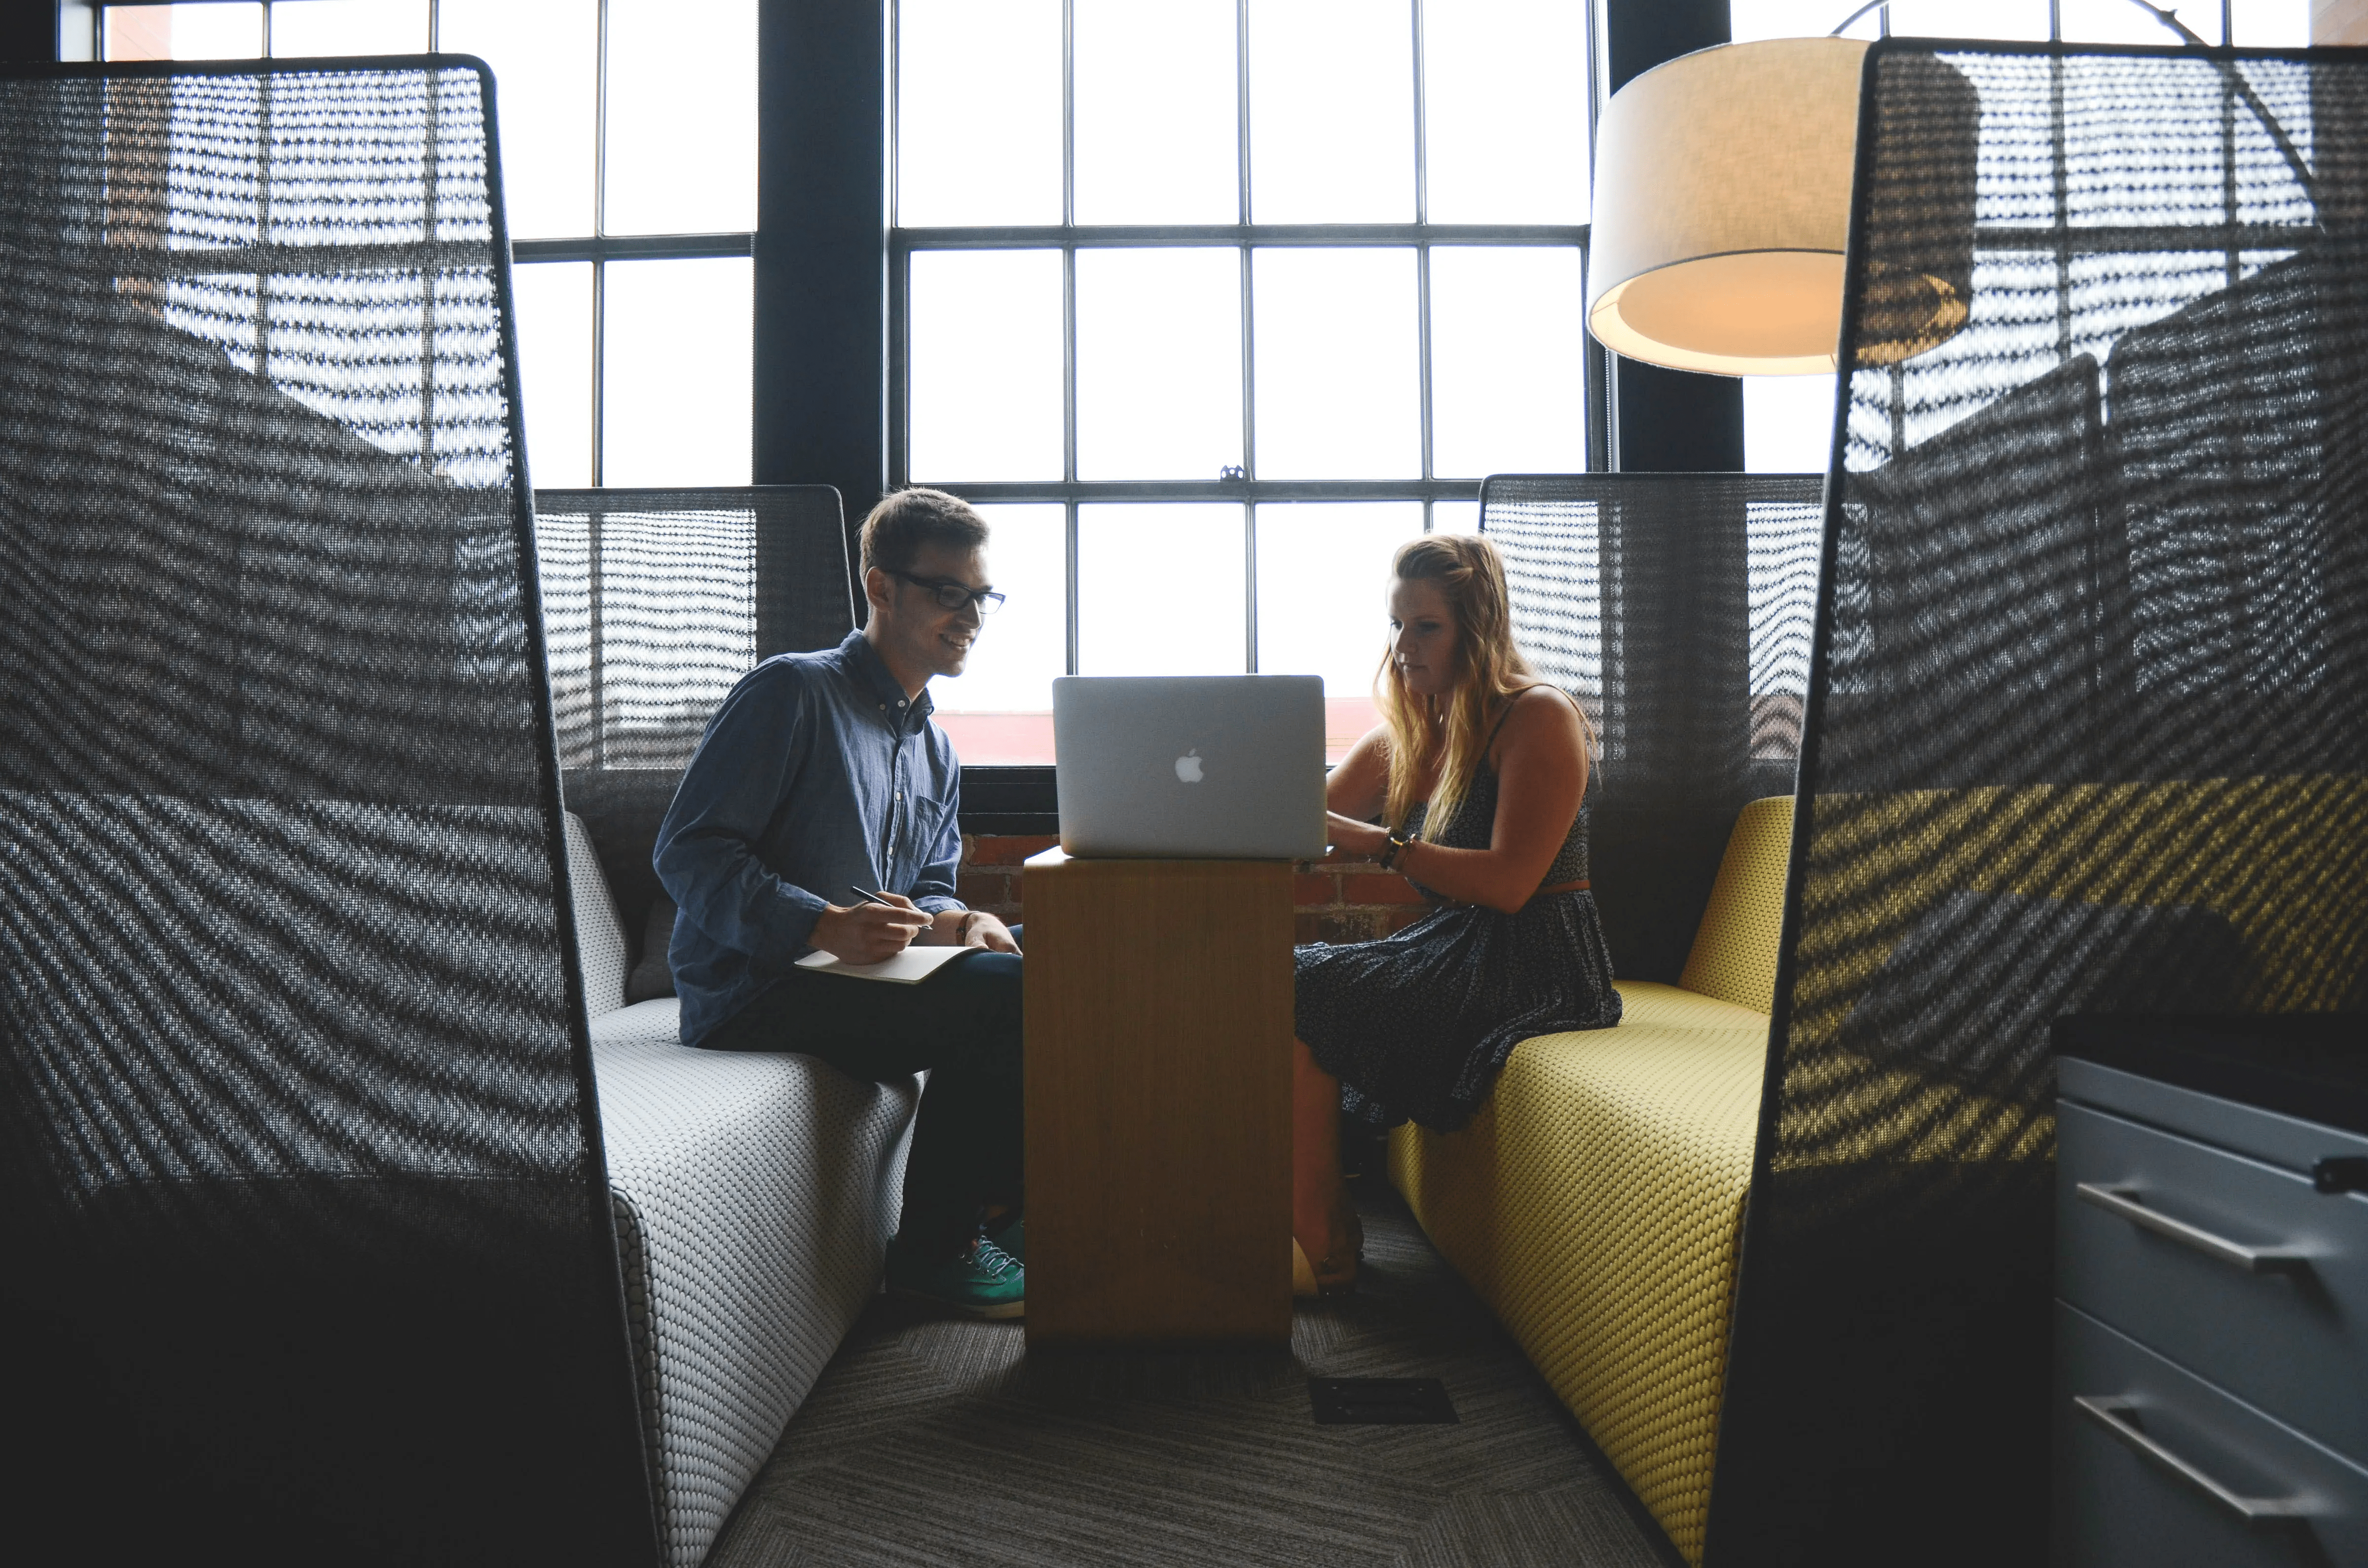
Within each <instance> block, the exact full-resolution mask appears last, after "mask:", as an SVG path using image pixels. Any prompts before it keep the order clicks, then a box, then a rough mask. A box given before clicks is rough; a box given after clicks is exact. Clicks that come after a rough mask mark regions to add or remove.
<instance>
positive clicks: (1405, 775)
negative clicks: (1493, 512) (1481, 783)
mask: <svg viewBox="0 0 2368 1568" xmlns="http://www.w3.org/2000/svg"><path fill="white" fill-rule="evenodd" d="M1390 574H1391V576H1392V577H1394V578H1398V579H1403V580H1404V581H1406V582H1409V583H1436V584H1438V585H1439V591H1440V595H1441V597H1444V598H1445V599H1446V600H1447V603H1448V606H1449V608H1451V609H1452V611H1453V613H1454V616H1455V656H1456V659H1457V662H1458V672H1457V676H1456V681H1455V686H1454V688H1453V689H1452V691H1450V692H1449V693H1448V694H1447V695H1446V696H1445V697H1444V698H1431V697H1421V696H1417V695H1416V694H1415V693H1413V692H1410V691H1408V690H1407V689H1406V676H1404V675H1402V674H1400V673H1399V671H1398V667H1397V660H1396V659H1395V657H1394V654H1395V649H1394V648H1393V649H1385V650H1384V651H1383V653H1382V667H1381V670H1380V671H1379V673H1378V674H1376V675H1375V676H1374V677H1373V695H1374V698H1375V699H1376V701H1377V702H1378V703H1379V705H1380V707H1381V710H1382V717H1383V720H1384V721H1385V722H1387V723H1388V724H1389V727H1390V790H1389V796H1388V799H1387V803H1386V804H1385V805H1384V806H1383V812H1382V820H1383V822H1385V823H1387V824H1389V825H1390V828H1391V831H1393V832H1402V831H1404V829H1405V827H1406V815H1407V813H1408V812H1412V811H1413V810H1414V803H1415V802H1414V792H1415V788H1416V785H1417V783H1418V782H1419V781H1420V779H1421V778H1422V777H1423V776H1424V775H1425V774H1426V773H1428V772H1429V771H1430V769H1431V766H1432V764H1433V763H1434V762H1437V764H1438V767H1439V782H1438V783H1437V784H1435V785H1433V786H1432V787H1431V791H1430V806H1429V815H1428V816H1427V817H1426V819H1425V820H1426V821H1427V822H1428V823H1429V824H1431V825H1432V826H1433V827H1434V828H1436V827H1441V826H1444V825H1445V824H1447V823H1448V822H1449V821H1450V820H1452V818H1453V817H1454V815H1455V812H1456V808H1457V807H1459V806H1461V805H1462V804H1463V796H1464V793H1465V791H1467V790H1470V789H1471V788H1472V778H1473V775H1474V773H1475V772H1476V771H1478V769H1479V767H1480V759H1481V757H1482V756H1483V755H1484V754H1485V753H1486V750H1487V745H1488V739H1489V722H1490V720H1491V719H1492V718H1493V717H1494V716H1495V715H1496V714H1497V712H1498V711H1499V710H1501V707H1502V705H1503V704H1504V703H1506V702H1508V701H1509V700H1511V699H1512V698H1513V697H1514V696H1515V695H1517V694H1518V693H1520V692H1521V691H1523V690H1526V689H1527V688H1529V687H1532V686H1535V685H1537V684H1538V676H1537V674H1536V672H1535V671H1533V670H1531V668H1530V662H1529V660H1527V659H1525V658H1523V657H1522V656H1521V650H1520V647H1519V645H1517V644H1516V643H1515V642H1514V641H1513V611H1512V605H1511V603H1510V601H1509V600H1508V597H1507V596H1506V592H1505V562H1504V561H1503V560H1502V558H1500V557H1499V556H1498V555H1497V547H1496V546H1495V545H1493V544H1491V543H1489V542H1488V541H1487V540H1485V539H1483V538H1481V537H1480V536H1479V535H1478V534H1426V535H1424V536H1423V537H1422V538H1420V539H1418V540H1412V541H1411V542H1409V543H1407V544H1406V545H1403V546H1401V547H1400V548H1399V550H1398V552H1397V555H1396V557H1395V559H1393V560H1392V561H1391V562H1390ZM1442 704H1443V706H1444V708H1445V712H1444V714H1443V715H1442V714H1441V713H1440V708H1441V706H1442ZM1440 717H1444V719H1445V721H1446V722H1444V723H1439V722H1434V721H1435V720H1436V719H1438V718H1440ZM1581 722H1584V720H1582V721H1581Z"/></svg>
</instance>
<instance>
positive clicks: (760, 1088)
mask: <svg viewBox="0 0 2368 1568" xmlns="http://www.w3.org/2000/svg"><path fill="white" fill-rule="evenodd" d="M675 1013H676V1004H675V1002H674V1001H672V1000H671V999H668V1000H665V1001H658V1002H643V1003H640V1004H637V1005H636V1006H631V1007H625V1008H620V1009H619V1010H618V1011H616V1012H613V1013H610V1014H609V1015H607V1017H604V1018H602V1019H601V1020H600V1023H599V1025H598V1026H596V1028H595V1035H594V1046H593V1052H594V1058H595V1061H596V1062H597V1064H598V1077H599V1085H600V1121H601V1131H602V1135H603V1137H604V1139H605V1140H606V1142H607V1147H608V1156H609V1182H610V1185H611V1187H613V1189H614V1190H615V1192H616V1194H617V1197H618V1199H619V1201H620V1204H623V1205H629V1206H630V1208H631V1210H632V1215H633V1218H634V1221H635V1235H634V1236H632V1237H629V1238H620V1241H637V1242H638V1244H639V1247H640V1249H641V1254H642V1256H640V1257H639V1258H633V1257H632V1256H630V1255H629V1256H628V1260H627V1263H626V1266H625V1272H626V1277H627V1278H628V1279H629V1280H630V1279H635V1278H638V1279H639V1280H640V1281H642V1282H643V1290H644V1291H645V1292H646V1299H647V1308H646V1312H647V1320H648V1330H647V1341H646V1343H647V1358H646V1359H645V1360H644V1361H643V1364H642V1379H643V1390H644V1397H645V1398H647V1399H648V1400H649V1401H650V1404H649V1407H648V1412H647V1419H648V1421H649V1423H650V1425H651V1426H652V1428H653V1429H654V1431H655V1434H656V1437H657V1442H656V1446H655V1450H654V1453H655V1457H654V1460H653V1465H654V1468H655V1471H656V1472H657V1479H658V1499H659V1521H660V1532H661V1535H662V1538H663V1540H664V1545H665V1557H666V1562H667V1563H669V1564H670V1565H671V1568H696V1565H697V1564H698V1563H699V1562H700V1560H701V1559H702V1558H704V1557H705V1556H706V1553H707V1549H708V1547H709V1546H710V1545H711V1544H712V1542H713V1541H714V1539H715V1533H716V1531H717V1530H719V1529H720V1528H723V1520H724V1517H725V1516H726V1515H728V1514H729V1513H730V1512H731V1511H732V1507H733V1505H734V1504H735V1503H737V1502H738V1501H739V1499H740V1494H741V1493H742V1491H743V1490H745V1489H746V1486H747V1484H748V1483H749V1481H750V1479H751V1478H753V1477H754V1476H755V1475H756V1473H757V1471H758V1470H759V1469H760V1468H761V1467H762V1466H763V1465H764V1463H765V1460H766V1459H767V1457H768V1456H769V1455H770V1454H771V1453H772V1451H773V1445H774V1444H775V1443H777V1442H779V1441H780V1436H781V1429H782V1428H783V1427H784V1426H787V1425H788V1424H789V1419H790V1416H791V1414H793V1413H794V1412H795V1411H796V1409H797V1407H798V1404H799V1402H800V1401H802V1400H803V1399H804V1397H805V1395H806V1391H807V1390H809V1389H811V1388H812V1387H813V1386H814V1380H815V1379H816V1378H817V1377H819V1376H821V1374H822V1369H823V1367H824V1365H825V1363H826V1362H828V1361H829V1359H830V1358H831V1355H832V1353H833V1352H834V1351H836V1350H837V1347H838V1342H839V1341H840V1340H841V1339H842V1338H844V1337H845V1336H846V1335H847V1331H848V1328H849V1327H851V1326H852V1325H853V1324H854V1323H855V1320H856V1318H857V1317H858V1316H859V1315H860V1313H861V1312H862V1311H863V1308H864V1306H865V1304H866V1303H867V1302H868V1301H870V1300H871V1296H872V1294H873V1292H874V1291H875V1290H877V1289H878V1287H879V1282H880V1270H881V1264H882V1258H883V1257H884V1256H885V1253H886V1248H887V1244H888V1238H889V1237H890V1236H891V1235H893V1234H894V1232H895V1228H896V1216H897V1211H898V1207H899V1204H900V1202H901V1199H902V1193H903V1187H904V1168H905V1158H904V1155H905V1143H906V1142H907V1141H908V1139H909V1136H910V1132H911V1127H912V1116H913V1111H914V1108H915V1107H916V1104H917V1103H918V1099H919V1094H918V1091H917V1090H916V1088H915V1087H914V1086H913V1085H911V1084H909V1083H907V1084H901V1085H879V1084H862V1083H858V1082H856V1081H855V1080H854V1079H851V1078H849V1077H848V1076H847V1075H846V1074H842V1073H838V1072H837V1071H834V1070H833V1069H831V1068H830V1067H827V1066H825V1065H824V1064H823V1063H821V1062H816V1061H814V1059H812V1058H811V1057H805V1056H796V1055H791V1054H789V1053H786V1052H783V1053H779V1054H775V1053H770V1052H746V1051H692V1050H688V1049H686V1048H684V1047H682V1046H680V1045H678V1044H677V1043H675V1041H674V1040H673V1038H672V1029H671V1028H666V1029H665V1035H664V1037H663V1038H653V1037H654V1036H655V1035H657V1033H658V1028H661V1027H664V1026H666V1025H670V1024H671V1021H672V1018H673V1017H674V1016H675ZM636 1015H643V1017H636ZM645 1019H646V1020H647V1021H644V1020H645Z"/></svg>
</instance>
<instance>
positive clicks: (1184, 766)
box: [1176, 746, 1201, 784]
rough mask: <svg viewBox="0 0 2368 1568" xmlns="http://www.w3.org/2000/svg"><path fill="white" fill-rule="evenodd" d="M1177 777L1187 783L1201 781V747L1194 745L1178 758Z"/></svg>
mask: <svg viewBox="0 0 2368 1568" xmlns="http://www.w3.org/2000/svg"><path fill="white" fill-rule="evenodd" d="M1176 777H1177V778H1180V779H1182V780H1183V781H1184V782H1185V783H1187V784H1198V783H1199V782H1201V748H1200V747H1199V746H1194V747H1193V748H1192V749H1191V750H1190V751H1188V752H1186V753H1185V754H1184V755H1183V756H1179V757H1178V758H1177V759H1176Z"/></svg>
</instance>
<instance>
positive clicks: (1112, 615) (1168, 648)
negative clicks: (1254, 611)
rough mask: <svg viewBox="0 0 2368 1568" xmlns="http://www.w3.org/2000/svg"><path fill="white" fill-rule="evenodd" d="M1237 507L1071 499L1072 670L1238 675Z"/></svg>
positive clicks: (1243, 657)
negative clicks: (1073, 507) (1074, 569)
mask: <svg viewBox="0 0 2368 1568" xmlns="http://www.w3.org/2000/svg"><path fill="white" fill-rule="evenodd" d="M1243 542H1244V541H1243V538H1242V508H1241V507H1239V506H1235V505H1234V504H1232V503H1231V502H1224V501H1214V502H1201V503H1196V504H1193V505H1190V506H1080V507H1078V508H1077V673H1078V674H1079V675H1088V676H1237V675H1240V674H1242V673H1243V672H1244V669H1245V667H1246V666H1247V663H1248V660H1247V648H1246V647H1245V646H1244V626H1243V608H1244V606H1243V603H1242V598H1243V594H1242V589H1243V581H1242V566H1243V553H1244V551H1243Z"/></svg>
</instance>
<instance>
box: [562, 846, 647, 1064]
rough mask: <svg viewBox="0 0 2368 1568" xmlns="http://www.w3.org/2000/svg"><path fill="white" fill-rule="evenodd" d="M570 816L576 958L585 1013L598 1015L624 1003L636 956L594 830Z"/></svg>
mask: <svg viewBox="0 0 2368 1568" xmlns="http://www.w3.org/2000/svg"><path fill="white" fill-rule="evenodd" d="M566 822H567V882H568V892H569V898H570V906H571V907H572V908H573V909H574V910H575V960H576V962H577V964H578V965H579V966H580V967H581V968H582V970H583V971H584V1012H585V1015H586V1017H589V1018H592V1019H596V1020H597V1019H598V1018H599V1017H600V1016H601V1015H602V1014H604V1013H611V1012H614V1011H616V1010H617V1009H618V1008H619V1007H621V1006H624V1005H625V975H626V971H627V969H628V967H629V965H630V963H631V961H632V960H631V957H630V955H629V954H628V952H627V950H626V947H625V927H624V926H623V925H622V923H620V921H619V920H618V918H617V903H616V900H614V899H612V898H610V897H609V879H608V878H607V877H606V876H605V875H603V874H602V872H601V870H600V856H599V852H598V850H596V849H594V848H593V847H592V834H591V830H590V829H588V828H586V826H585V825H584V819H583V818H582V817H579V816H577V815H576V814H575V812H568V813H567V818H566Z"/></svg>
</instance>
